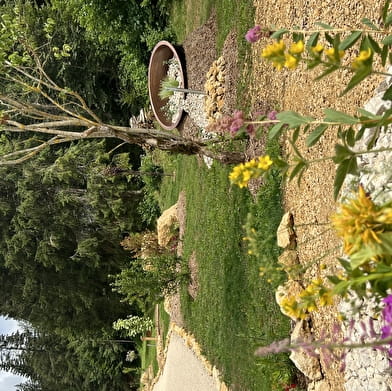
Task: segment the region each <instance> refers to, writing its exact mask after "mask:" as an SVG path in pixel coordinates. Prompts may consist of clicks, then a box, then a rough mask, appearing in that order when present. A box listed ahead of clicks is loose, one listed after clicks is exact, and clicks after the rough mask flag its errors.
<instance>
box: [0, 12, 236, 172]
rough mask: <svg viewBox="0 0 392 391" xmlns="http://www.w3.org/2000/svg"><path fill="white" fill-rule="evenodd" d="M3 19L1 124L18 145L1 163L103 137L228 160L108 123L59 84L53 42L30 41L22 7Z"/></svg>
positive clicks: (184, 142)
mask: <svg viewBox="0 0 392 391" xmlns="http://www.w3.org/2000/svg"><path fill="white" fill-rule="evenodd" d="M1 18H2V29H1V31H0V38H1V42H2V44H1V46H0V70H1V72H2V74H3V77H2V79H1V80H0V110H1V114H0V126H1V129H2V131H3V132H6V134H13V135H18V143H14V149H13V150H12V151H11V152H9V153H6V154H3V155H2V157H1V158H0V165H14V164H17V163H21V162H24V161H26V160H28V159H29V158H31V157H32V156H34V155H36V154H37V153H39V152H41V151H42V150H44V149H45V148H47V147H49V146H54V145H60V144H63V143H69V142H71V141H77V140H85V139H99V138H115V139H119V140H122V141H124V142H126V143H130V144H138V145H141V146H149V147H152V148H159V149H162V150H167V151H170V152H175V153H186V154H195V153H201V152H202V153H204V154H207V155H209V156H211V155H212V156H214V157H217V158H221V159H223V160H224V159H227V156H226V155H224V156H222V155H217V154H215V153H213V152H211V151H209V150H208V149H207V148H206V144H205V143H204V142H201V141H193V140H190V139H185V138H183V137H181V136H179V135H176V134H174V133H169V132H164V131H160V130H157V129H143V128H131V127H128V126H116V125H112V124H108V123H103V122H102V120H101V119H100V118H99V117H98V116H97V115H96V114H95V113H94V112H93V110H92V109H91V108H90V107H89V106H88V105H87V103H86V101H85V100H84V99H83V98H82V97H81V96H80V95H79V94H78V93H77V92H75V91H72V90H71V89H69V88H67V87H61V86H59V85H58V83H57V82H55V81H54V80H53V79H52V78H51V77H50V76H49V75H48V73H47V72H46V69H45V66H46V63H47V61H48V56H49V55H51V54H52V53H51V54H48V53H47V51H43V50H42V49H41V48H42V47H45V45H47V44H49V42H47V43H43V42H34V40H32V39H31V37H30V36H29V35H28V34H27V29H26V27H25V23H26V22H25V20H24V19H23V13H21V12H20V9H19V8H18V7H15V8H14V9H13V10H12V12H10V13H9V14H4V15H2V17H1ZM57 49H58V50H57V51H56V52H55V54H56V55H57V56H59V57H65V58H66V57H67V56H69V53H70V51H71V47H70V46H69V45H67V44H63V46H62V48H61V49H59V48H57ZM15 144H16V145H15ZM242 158H243V156H242V154H240V155H233V154H231V155H230V159H234V160H235V161H238V160H242Z"/></svg>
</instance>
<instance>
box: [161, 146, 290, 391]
mask: <svg viewBox="0 0 392 391" xmlns="http://www.w3.org/2000/svg"><path fill="white" fill-rule="evenodd" d="M273 148H274V149H275V151H274V150H273ZM276 148H277V147H276V145H275V146H271V147H270V152H272V153H276ZM166 163H167V164H169V166H170V169H171V170H174V171H175V174H176V175H175V177H166V178H165V179H164V182H163V184H162V188H161V206H162V208H163V209H164V208H167V207H169V206H171V205H172V204H173V203H175V202H176V201H177V198H178V194H179V192H180V190H185V193H186V203H187V208H186V213H187V215H186V231H185V238H184V257H183V260H184V262H186V261H187V259H188V258H189V256H190V255H191V254H192V252H193V251H196V258H197V262H198V265H199V275H198V278H199V284H200V290H199V293H198V295H197V297H196V299H195V300H194V301H193V300H192V299H191V297H190V296H189V295H188V293H187V290H186V287H184V289H183V291H182V308H183V313H184V317H185V321H186V324H187V328H188V329H189V330H190V331H191V332H192V333H194V334H195V336H196V339H197V340H198V341H199V342H200V343H201V346H202V347H203V350H204V354H205V355H206V356H207V357H208V359H209V360H210V361H211V362H212V363H213V364H216V365H217V366H218V367H219V368H220V369H221V370H222V371H223V374H224V377H225V380H226V381H227V382H228V383H229V384H231V385H232V386H233V388H234V389H238V390H242V389H244V390H258V391H259V390H271V389H272V388H271V387H272V381H275V380H276V377H279V376H286V377H290V374H291V371H292V367H291V365H290V364H289V363H288V361H287V357H286V356H280V357H272V358H269V359H268V360H266V359H259V358H255V357H254V355H253V352H254V350H255V348H256V347H257V346H260V345H261V344H268V343H269V342H272V341H273V340H276V339H279V338H284V337H286V336H287V335H288V332H289V322H288V320H287V318H285V317H284V316H283V315H282V314H281V313H280V310H279V308H278V306H277V305H276V303H275V299H274V290H273V288H272V287H271V286H270V285H269V284H267V283H266V281H263V280H262V279H261V278H260V276H259V267H260V266H261V265H260V264H259V262H258V261H257V260H256V259H254V258H253V257H251V256H249V255H248V254H247V248H246V245H245V242H244V241H243V236H244V228H243V225H244V224H245V222H246V218H247V215H248V213H252V215H253V216H254V217H255V221H256V226H255V228H256V229H258V230H262V231H263V233H264V235H265V238H267V239H268V240H265V241H264V240H263V242H264V245H265V248H264V249H265V251H266V252H267V254H269V255H270V256H271V257H275V258H276V257H277V255H278V254H279V250H278V249H277V247H276V243H275V233H276V229H277V226H278V224H279V221H280V217H281V207H280V177H279V176H277V175H275V176H271V177H270V179H269V181H268V182H267V183H266V185H265V186H264V188H263V190H262V191H261V193H260V196H259V197H258V200H257V201H256V202H254V201H253V200H252V198H251V196H250V194H249V192H248V191H247V190H244V189H242V190H241V189H238V188H234V187H232V186H231V185H230V183H229V181H228V173H229V171H230V167H224V166H221V165H219V164H214V165H213V167H212V169H211V170H208V169H207V168H206V167H205V165H203V164H202V165H200V164H199V162H198V161H197V159H196V158H195V157H187V156H185V157H184V156H177V157H172V158H169V157H166ZM274 379H275V380H274Z"/></svg>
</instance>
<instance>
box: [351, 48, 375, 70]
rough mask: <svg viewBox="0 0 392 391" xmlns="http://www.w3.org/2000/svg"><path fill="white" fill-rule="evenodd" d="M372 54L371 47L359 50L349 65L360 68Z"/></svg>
mask: <svg viewBox="0 0 392 391" xmlns="http://www.w3.org/2000/svg"><path fill="white" fill-rule="evenodd" d="M371 56H372V49H370V48H367V49H366V50H361V51H360V52H359V55H358V56H357V57H356V58H355V59H354V61H353V62H352V63H351V67H352V68H353V69H355V70H357V69H360V68H362V67H363V66H364V63H365V62H366V61H367V60H369V58H371Z"/></svg>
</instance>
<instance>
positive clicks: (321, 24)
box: [315, 22, 333, 30]
mask: <svg viewBox="0 0 392 391" xmlns="http://www.w3.org/2000/svg"><path fill="white" fill-rule="evenodd" d="M315 25H316V26H320V27H322V28H323V29H325V30H333V27H332V26H330V25H329V24H326V23H323V22H316V23H315Z"/></svg>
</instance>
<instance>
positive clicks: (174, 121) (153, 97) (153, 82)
mask: <svg viewBox="0 0 392 391" xmlns="http://www.w3.org/2000/svg"><path fill="white" fill-rule="evenodd" d="M172 58H175V59H176V60H177V61H178V65H179V73H180V79H181V80H180V81H179V87H184V73H183V70H182V66H181V60H180V57H179V55H178V53H177V51H176V49H175V48H174V46H173V45H172V44H170V43H169V42H167V41H160V42H158V43H157V45H156V46H155V47H154V50H153V51H152V54H151V57H150V64H149V67H148V92H149V95H150V102H151V106H152V110H153V112H154V115H155V118H156V119H157V121H158V123H159V124H160V125H161V126H162V128H164V129H165V130H172V129H174V128H175V127H177V125H178V124H179V123H180V121H181V118H182V114H183V110H182V108H181V107H179V108H178V112H177V114H176V115H173V116H172V118H170V116H169V115H168V114H167V112H166V111H165V106H166V104H167V102H168V99H167V98H166V99H161V98H160V96H159V91H160V88H161V81H162V80H164V79H165V77H166V76H167V71H168V61H169V60H170V59H172Z"/></svg>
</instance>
